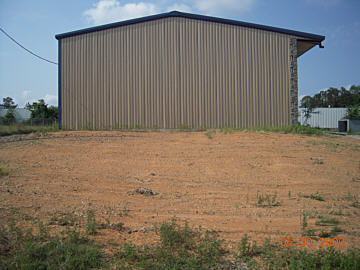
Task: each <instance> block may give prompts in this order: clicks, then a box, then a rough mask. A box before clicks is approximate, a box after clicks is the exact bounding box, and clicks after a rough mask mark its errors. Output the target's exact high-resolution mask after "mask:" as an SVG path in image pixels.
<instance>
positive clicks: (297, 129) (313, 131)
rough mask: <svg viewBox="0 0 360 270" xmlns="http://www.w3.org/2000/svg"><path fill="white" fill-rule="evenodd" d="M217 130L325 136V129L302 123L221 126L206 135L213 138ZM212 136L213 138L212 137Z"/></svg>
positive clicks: (226, 132)
mask: <svg viewBox="0 0 360 270" xmlns="http://www.w3.org/2000/svg"><path fill="white" fill-rule="evenodd" d="M216 131H219V132H221V133H224V134H228V133H230V134H231V133H233V132H234V131H250V132H259V131H264V132H277V133H285V134H301V135H310V136H311V135H315V136H324V135H325V133H324V132H323V130H321V129H319V128H312V127H308V126H301V125H295V126H275V127H272V126H262V127H247V128H221V129H218V130H214V129H209V130H208V131H207V132H206V133H205V135H206V136H207V137H208V138H209V139H211V138H212V136H211V133H214V132H216ZM210 137H211V138H210Z"/></svg>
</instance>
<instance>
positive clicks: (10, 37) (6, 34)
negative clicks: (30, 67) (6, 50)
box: [0, 27, 58, 65]
mask: <svg viewBox="0 0 360 270" xmlns="http://www.w3.org/2000/svg"><path fill="white" fill-rule="evenodd" d="M0 31H1V32H3V33H4V35H5V36H7V37H8V38H9V39H11V40H12V41H13V42H15V43H16V44H17V45H18V46H19V47H21V48H22V49H24V50H25V51H27V52H28V53H31V54H32V55H34V56H36V57H37V58H40V59H41V60H43V61H46V62H48V63H51V64H54V65H58V63H56V62H53V61H50V60H48V59H46V58H44V57H41V56H40V55H37V54H36V53H34V52H32V51H30V50H29V49H27V48H25V47H24V46H23V45H21V44H20V43H19V42H18V41H16V40H15V39H14V38H13V37H12V36H10V35H9V34H8V33H6V32H5V30H4V29H2V28H1V27H0Z"/></svg>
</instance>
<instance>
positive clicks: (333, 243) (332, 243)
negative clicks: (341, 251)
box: [280, 237, 345, 247]
mask: <svg viewBox="0 0 360 270" xmlns="http://www.w3.org/2000/svg"><path fill="white" fill-rule="evenodd" d="M280 245H281V246H283V247H311V246H312V245H313V239H312V238H311V237H301V238H299V239H296V240H294V239H293V238H292V237H289V238H281V240H280ZM343 246H345V239H344V238H336V237H333V238H330V237H327V238H320V247H343Z"/></svg>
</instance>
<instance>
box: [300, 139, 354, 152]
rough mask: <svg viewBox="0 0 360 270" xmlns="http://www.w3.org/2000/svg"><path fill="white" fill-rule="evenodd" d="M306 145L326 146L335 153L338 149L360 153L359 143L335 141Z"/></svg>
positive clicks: (308, 142) (311, 142)
mask: <svg viewBox="0 0 360 270" xmlns="http://www.w3.org/2000/svg"><path fill="white" fill-rule="evenodd" d="M306 143H307V144H310V145H320V146H325V147H326V148H329V149H330V150H332V151H335V150H337V149H338V148H341V149H349V150H353V151H360V144H357V143H349V142H334V141H307V142H306Z"/></svg>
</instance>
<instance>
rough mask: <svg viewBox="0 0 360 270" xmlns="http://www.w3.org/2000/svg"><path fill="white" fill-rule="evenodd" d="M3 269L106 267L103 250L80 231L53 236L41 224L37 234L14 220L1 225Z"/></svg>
mask: <svg viewBox="0 0 360 270" xmlns="http://www.w3.org/2000/svg"><path fill="white" fill-rule="evenodd" d="M0 251H1V252H0V261H1V262H2V263H1V269H34V270H35V269H54V270H57V269H91V268H101V267H102V266H105V260H104V257H103V253H102V252H101V251H100V249H99V247H98V246H97V245H95V244H94V242H93V241H91V240H89V239H88V238H87V237H85V236H83V235H81V234H80V232H79V231H76V230H75V229H74V230H65V231H63V232H62V234H61V235H57V236H54V237H50V236H49V234H48V231H47V228H46V227H44V225H42V223H40V224H39V229H38V233H37V234H33V232H32V230H28V231H26V232H24V231H22V230H21V229H20V228H19V227H16V226H15V225H14V223H11V224H10V225H9V226H8V227H4V226H2V227H0Z"/></svg>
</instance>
